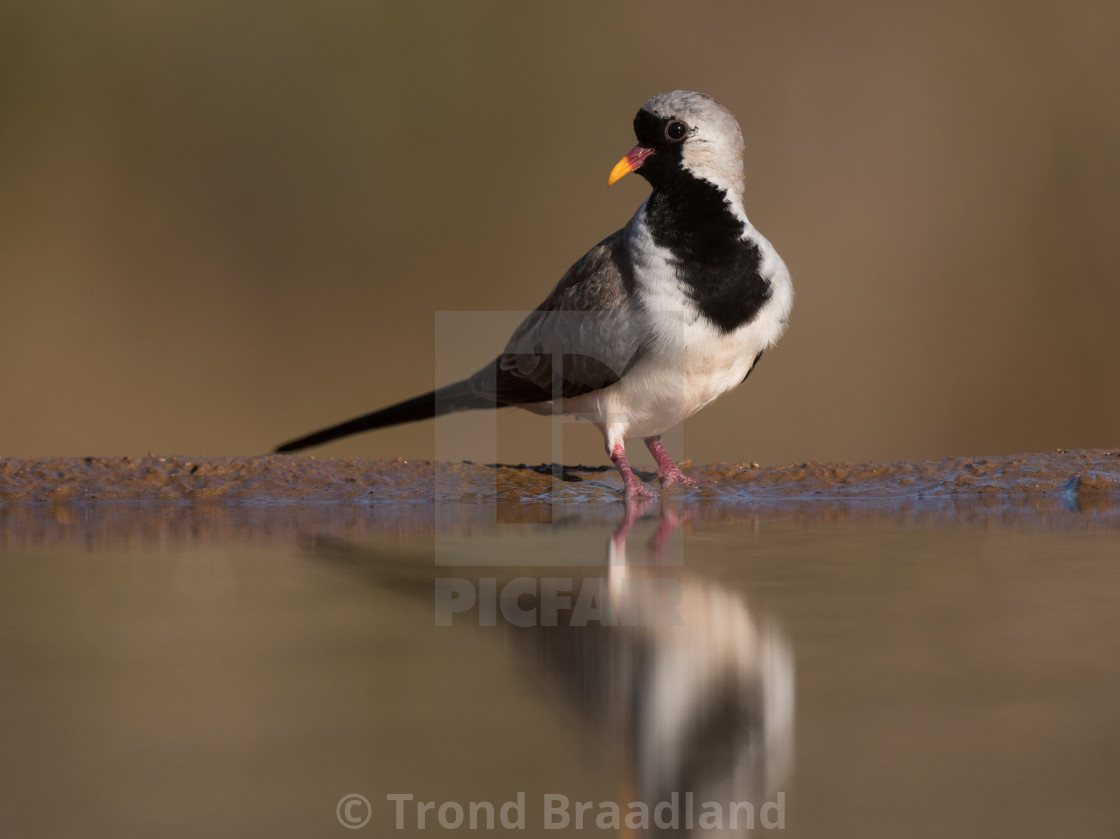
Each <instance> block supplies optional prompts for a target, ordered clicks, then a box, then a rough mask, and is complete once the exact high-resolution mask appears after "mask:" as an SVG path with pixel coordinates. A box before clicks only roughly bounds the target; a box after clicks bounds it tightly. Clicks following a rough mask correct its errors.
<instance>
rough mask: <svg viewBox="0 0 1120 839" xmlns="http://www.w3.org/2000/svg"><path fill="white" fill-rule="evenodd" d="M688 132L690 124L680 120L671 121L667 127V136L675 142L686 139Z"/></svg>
mask: <svg viewBox="0 0 1120 839" xmlns="http://www.w3.org/2000/svg"><path fill="white" fill-rule="evenodd" d="M687 133H688V126H687V125H685V124H684V123H683V122H681V121H680V120H677V121H676V122H670V123H669V124H668V125H667V126H666V127H665V136H666V137H668V138H669V139H670V140H672V141H673V142H674V143H679V142H680V141H681V140H683V139H684V135H685V134H687Z"/></svg>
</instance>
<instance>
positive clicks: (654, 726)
mask: <svg viewBox="0 0 1120 839" xmlns="http://www.w3.org/2000/svg"><path fill="white" fill-rule="evenodd" d="M689 516H690V511H689V510H687V509H676V508H673V507H672V506H670V505H668V504H667V503H666V501H664V500H659V501H655V500H651V499H634V500H631V501H630V502H628V503H627V506H626V509H625V513H624V515H623V518H622V520H621V521H620V522H619V523H618V525H617V527H616V528H615V530H614V532H613V534H612V535H611V536H610V537H609V539H608V541H607V545H606V556H605V558H603V559H599V558H593V557H583V556H576V555H570V559H571V567H572V568H578V569H579V571H578V572H577V573H578V574H579V576H578V578H576V579H564V580H563V582H565V583H567V584H568V586H569V590H568V591H567V592H566V593H565V594H564V595H563V596H562V597H560V598H555V597H554V598H553V603H552V604H551V607H550V606H549V604H548V603H547V602H546V601H547V600H548V599H549V591H548V588H547V585H546V583H547V582H548V578H547V577H546V574H545V570H544V568H542V567H537V568H533V569H526V568H524V567H519V568H517V569H516V574H515V572H514V569H512V568H508V567H507V571H508V574H507V576H508V578H509V579H504V580H503V579H498V580H496V581H494V589H495V590H496V591H502V590H503V589H505V588H506V587H507V586H508V587H509V588H513V587H514V586H513V584H516V585H517V586H518V591H517V593H516V596H515V597H513V598H510V599H509V602H507V601H506V599H504V598H503V599H502V601H501V603H502V608H501V614H498V610H497V609H496V608H494V604H491V606H490V610H489V611H487V610H486V606H485V605H484V604H483V603H482V601H483V599H484V598H483V597H482V594H481V593H480V594H479V595H478V598H477V602H474V601H472V605H471V607H470V608H471V609H473V611H468V610H467V609H464V610H458V609H456V610H455V611H456V614H455V615H454V617H455V619H456V620H455V625H470V624H472V623H473V624H474V625H475V626H494V625H495V624H498V625H501V626H503V627H505V629H506V631H508V632H509V633H512V635H513V638H514V641H515V643H514V645H513V646H514V649H515V650H516V655H517V656H518V659H519V667H518V669H519V670H520V671H521V672H522V673H533V675H534V676H536V675H541V676H543V677H544V678H546V679H549V680H551V681H552V682H553V683H554V684H555V685H557V690H556V691H555V692H554V693H556V694H559V695H561V696H563V697H566V701H569V702H570V703H572V704H573V705H574V706H575V707H577V708H578V709H579V710H580V711H581V712H582V715H583V716H584V718H585V719H586V722H587V725H588V726H589V727H591V728H593V729H594V730H596V731H597V733H599V734H600V735H601V736H599V737H597V738H595V743H596V744H597V745H596V746H595V748H601V749H602V751H601V752H600V753H597V754H596V755H594V758H595V759H596V761H597V762H599V763H602V762H604V761H606V762H608V763H609V765H613V766H617V767H618V776H619V780H618V788H617V789H616V790H613V791H612V797H613V801H614V804H613V805H612V806H614V807H615V808H616V809H617V811H618V812H617V814H611V813H603V812H595V813H591V814H589V815H588V816H587V820H586V821H585V824H584V827H586V828H589V829H592V830H594V829H596V827H613V828H617V832H618V834H619V835H623V836H689V835H697V836H705V837H712V836H741V835H746V834H747V833H748V832H749V829H750V828H751V827H759V826H761V827H776V826H778V823H777V822H778V820H784V811H780V812H777V813H775V812H773V810H772V811H771V812H770V813H769V814H767V813H765V812H763V809H764V808H765V807H766V806H771V807H773V804H771V803H770V802H771V801H773V800H775V799H774V796H778V797H777V799H776V800H777V801H778V802H781V801H782V797H781V795H782V793H781V790H782V784H783V782H784V781H785V779H786V778H787V777H788V773H789V771H790V769H791V761H792V753H793V708H794V676H793V657H792V652H791V649H790V646H789V644H788V642H787V641H786V640H785V638H784V636H783V635H782V633H781V632H780V630H779V629H778V627H777V626H776V624H774V623H773V622H770V621H764V620H760V619H759V617H758V616H757V615H755V614H754V613H752V611H751V610H750V609H749V608H748V606H747V603H746V601H745V600H744V598H743V597H742V596H741V594H739V593H737V592H734V591H731V590H729V589H727V588H725V587H723V586H721V585H719V584H718V583H716V582H714V581H712V580H709V579H705V578H703V577H700V576H697V575H695V574H693V573H690V572H689V571H688V570H686V569H685V568H684V566H683V564H681V563H679V562H676V563H674V562H671V561H669V559H668V558H667V548H668V546H669V544H670V542H671V540H672V536H673V534H674V532H675V531H676V530H677V529H678V528H679V527H680V525H681V523H682V522H684V521H686V520H687V519H688V518H689ZM649 518H652V519H655V522H656V526H655V528H654V532H653V534H652V536H651V537H650V539H649V541H648V544H647V545H646V546H645V548H644V549H642V548H634V546H633V545H632V544H631V543H632V542H633V541H634V535H635V532H636V531H637V529H638V528H639V523H641V522H643V520H644V519H649ZM644 528H645V524H644V523H643V524H642V529H644ZM315 548H316V553H317V554H318V555H320V556H332V555H333V556H334V557H335V558H336V559H340V560H344V561H346V562H347V563H348V564H349V565H351V567H352V569H353V570H355V571H358V572H360V573H361V574H362V575H363V576H367V577H368V578H369V579H371V581H373V582H374V583H375V584H376V585H377V586H378V587H383V588H392V589H394V590H397V591H401V592H408V593H410V594H412V595H413V596H416V597H418V598H423V599H425V600H427V602H428V603H431V597H432V586H433V582H434V583H435V585H436V587H437V601H438V599H439V595H438V586H439V584H440V582H441V578H440V576H439V571H443V572H446V571H448V570H449V569H447V568H446V567H444V568H442V569H437V568H436V567H435V566H431V565H425V564H424V563H417V562H415V561H410V560H407V559H402V558H401V557H400V556H399V555H385V554H378V553H371V552H368V551H355V550H354V549H353V547H352V546H345V545H340V544H338V543H333V544H332V543H324V542H322V541H319V542H317V543H316V545H315ZM332 548H333V549H334V550H332ZM604 559H605V561H604ZM465 567H466V566H458V568H457V570H456V573H462V572H463V570H465ZM555 570H556V569H555V566H551V567H550V568H549V571H548V573H549V574H554V573H555ZM526 574H529V575H532V576H526ZM517 575H520V576H517ZM444 579H445V578H444ZM553 579H554V580H555V578H553ZM462 582H464V583H466V582H468V581H466V580H463V581H462ZM479 582H480V583H481V580H480V581H479ZM481 588H482V587H481V585H479V591H480V592H481ZM471 597H472V598H474V594H473V593H472V595H471ZM510 603H512V604H513V609H514V610H515V611H514V612H513V614H511V613H510V612H509V611H507V609H506V607H507V606H508V605H510ZM557 603H559V604H561V605H562V608H560V607H558V606H557ZM530 604H532V605H530ZM484 613H485V617H484ZM527 615H528V616H535V619H533V620H530V621H526V620H523V618H524V617H525V616H527ZM437 625H448V624H441V623H440V621H439V620H438V609H437ZM596 806H598V804H597V805H596ZM783 806H784V805H783ZM658 807H660V813H661V816H662V818H661V819H660V823H658V820H657V819H655V817H654V813H655V811H656V810H657V808H658ZM643 808H644V812H645V817H644V818H642V817H641V812H642V810H643ZM612 815H615V819H614V820H613V821H612V820H611V816H612ZM597 817H602V818H603V819H604V821H595V819H596V818H597ZM767 819H768V820H767ZM604 822H606V824H604ZM575 826H576V825H574V824H571V825H569V827H575ZM783 826H784V825H783Z"/></svg>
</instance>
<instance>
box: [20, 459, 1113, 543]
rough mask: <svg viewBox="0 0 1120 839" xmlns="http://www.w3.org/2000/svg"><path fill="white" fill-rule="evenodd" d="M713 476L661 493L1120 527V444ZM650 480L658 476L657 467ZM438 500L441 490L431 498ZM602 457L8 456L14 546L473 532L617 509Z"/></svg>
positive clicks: (742, 503) (896, 522) (735, 468)
mask: <svg viewBox="0 0 1120 839" xmlns="http://www.w3.org/2000/svg"><path fill="white" fill-rule="evenodd" d="M687 468H688V471H690V472H691V474H693V475H695V476H697V477H700V478H704V479H705V480H707V481H709V482H710V483H708V484H707V485H705V486H703V487H701V488H699V489H695V490H683V491H682V490H680V489H676V488H674V489H672V490H670V491H667V492H665V493H663V494H662V496H661V498H660V499H659V501H657V502H654V503H652V504H650V505H649V508H648V510H647V511H646V515H647V516H656V515H658V514H659V510H664V509H675V510H677V511H678V512H680V511H682V510H683V511H686V513H687V516H688V518H689V520H690V522H693V523H702V522H712V523H716V522H720V523H727V522H730V521H734V522H736V523H737V524H738V525H741V526H744V527H755V526H760V525H764V524H780V525H782V526H787V525H792V526H797V527H806V526H809V527H822V526H823V527H828V526H832V525H851V524H859V525H865V526H869V527H883V526H906V527H912V526H918V527H925V526H929V527H946V526H965V527H1018V528H1030V529H1040V530H1054V529H1062V530H1102V529H1103V530H1108V531H1114V532H1118V533H1120V452H1117V451H1113V450H1108V451H1105V450H1091V451H1056V452H1047V453H1043V454H1030V455H1016V456H1010V457H987V458H945V459H941V460H933V461H920V462H899V463H886V464H836V463H803V464H792V465H787V466H770V467H761V466H753V465H732V464H715V465H709V466H695V465H691V466H688V467H687ZM643 477H645V478H646V479H647V480H649V479H652V478H653V475H650V474H648V473H643ZM433 502H438V503H433ZM622 512H623V505H622V500H621V482H620V481H619V479H618V476H617V474H616V473H615V472H614V470H613V469H609V468H604V467H582V466H576V467H560V468H557V469H555V470H554V469H553V467H552V466H550V465H542V466H525V465H517V466H508V465H506V466H486V465H481V464H472V463H459V464H448V463H440V464H433V463H430V462H423V461H420V462H406V461H403V460H396V461H377V462H371V461H354V460H319V459H316V458H309V457H300V456H267V457H252V458H244V459H242V458H188V457H145V458H43V459H38V460H0V548H3V547H9V548H10V547H14V546H20V545H25V546H29V545H49V544H60V543H71V544H73V543H75V542H81V543H84V544H93V545H96V544H101V543H107V542H117V543H119V542H121V541H122V540H123V541H125V542H134V541H135V542H140V543H145V544H153V543H182V542H184V541H187V542H190V541H198V540H217V541H220V542H223V543H227V544H232V543H238V544H250V543H251V544H261V543H281V542H291V541H294V540H306V539H308V538H312V539H319V538H343V539H360V538H370V537H387V538H391V539H393V540H396V541H399V540H401V539H405V540H407V539H410V538H413V537H420V538H427V537H428V536H431V535H432V534H433V533H437V532H440V533H453V534H456V535H469V534H471V533H477V532H485V531H487V530H491V529H493V527H494V526H495V525H501V524H541V525H555V526H563V525H564V524H565V522H569V521H574V520H577V519H578V521H580V522H581V523H584V524H589V523H594V522H601V523H604V524H611V523H613V522H617V520H618V519H619V518H620V517H621V515H622Z"/></svg>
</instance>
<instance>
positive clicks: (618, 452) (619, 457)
mask: <svg viewBox="0 0 1120 839" xmlns="http://www.w3.org/2000/svg"><path fill="white" fill-rule="evenodd" d="M611 462H612V463H614V465H615V467H616V468H617V469H618V474H620V475H621V476H622V483H623V487H624V490H625V493H626V498H627V500H629V499H631V498H643V497H646V498H649V497H652V496H653V495H654V493H652V492H650V491H649V490H648V489H646V488H645V487H644V486H642V482H641V481H639V480H638V476H637V475H635V474H634V470H633V469H631V468H630V462H629V461H628V460H627V459H626V449H624V448H623V447H622V443H615V444H614V447H613V448H612V449H611ZM674 468H675V467H674Z"/></svg>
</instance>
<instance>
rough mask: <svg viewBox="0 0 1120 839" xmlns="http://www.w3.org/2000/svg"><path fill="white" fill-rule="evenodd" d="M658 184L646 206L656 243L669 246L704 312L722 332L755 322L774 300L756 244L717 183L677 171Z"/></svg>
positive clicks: (690, 291) (683, 278)
mask: <svg viewBox="0 0 1120 839" xmlns="http://www.w3.org/2000/svg"><path fill="white" fill-rule="evenodd" d="M674 175H675V177H672V178H671V179H669V181H668V182H667V183H661V184H658V185H657V186H656V187H655V188H654V191H653V194H652V195H650V197H649V201H648V203H647V204H646V222H647V224H648V225H649V229H650V233H651V234H652V236H653V239H654V241H655V242H657V244H659V245H661V246H662V247H665V248H668V249H669V251H670V253H672V255H673V259H674V261H675V262H676V269H677V277H678V278H679V279H680V281H681V282H682V283H684V285H685V288H686V290H687V292H688V295H689V296H690V297H691V298H692V299H693V300H694V301H696V305H697V306H698V307H699V308H700V312H701V314H703V316H704V317H706V318H707V319H708V320H710V321H711V322H712V323H714V324H715V325H716V326H717V327H718V328H719V330H720V331H721V332H723V333H724V334H726V333H728V332H732V331H734V330H735V329H738V328H739V327H740V326H743V325H744V324H747V323H750V322H751V321H752V320H754V319H755V318H756V317H757V316H758V313H759V310H761V309H762V307H763V305H765V303H766V301H768V300H769V299H770V295H771V288H770V281H769V280H767V279H766V278H765V277H763V276H762V274H761V273H760V268H761V263H762V254H761V253H760V251H759V249H758V246H757V245H755V244H754V243H752V242H749V241H744V240H743V238H742V236H743V232H744V230H745V229H746V228H745V225H744V224H743V222H742V221H741V220H740V219H738V218H736V217H735V214H734V213H732V211H731V208H730V207H729V206H728V205H727V203H726V201H725V200H724V193H723V192H722V191H721V190H720V189H719V188H718V187H717V186H715V185H714V184H711V183H709V182H708V181H703V180H700V179H698V178H695V177H692V176H691V175H690V174H688V173H686V172H681V171H678V172H675V173H674Z"/></svg>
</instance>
